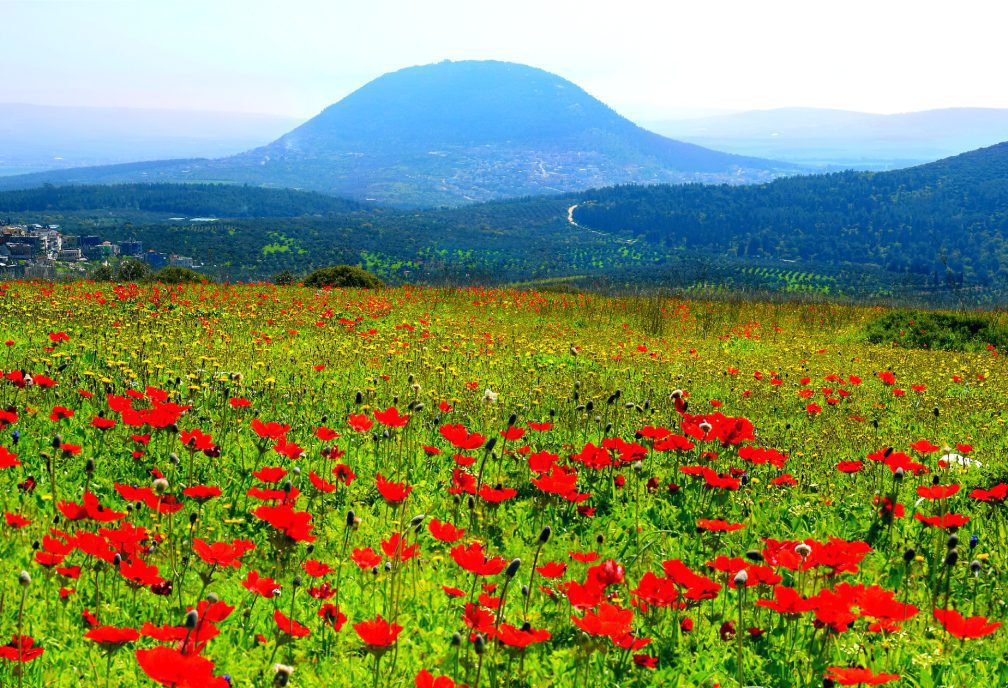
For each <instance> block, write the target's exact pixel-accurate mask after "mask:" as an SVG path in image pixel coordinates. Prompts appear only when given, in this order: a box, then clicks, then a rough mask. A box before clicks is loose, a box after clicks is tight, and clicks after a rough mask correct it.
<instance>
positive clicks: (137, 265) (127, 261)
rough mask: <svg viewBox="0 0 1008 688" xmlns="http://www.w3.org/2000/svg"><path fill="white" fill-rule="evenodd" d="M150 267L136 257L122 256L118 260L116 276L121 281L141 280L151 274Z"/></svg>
mask: <svg viewBox="0 0 1008 688" xmlns="http://www.w3.org/2000/svg"><path fill="white" fill-rule="evenodd" d="M151 272H152V270H151V267H150V265H147V263H145V262H143V261H142V260H137V259H136V258H123V259H122V260H121V261H119V266H118V270H117V271H116V278H117V279H118V280H119V281H121V282H143V281H144V280H146V279H147V278H148V277H150V276H151Z"/></svg>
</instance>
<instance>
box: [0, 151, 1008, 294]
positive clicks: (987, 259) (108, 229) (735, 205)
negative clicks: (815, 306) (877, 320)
mask: <svg viewBox="0 0 1008 688" xmlns="http://www.w3.org/2000/svg"><path fill="white" fill-rule="evenodd" d="M572 206H573V211H572V212H571V215H572V216H573V219H574V221H575V223H576V224H574V225H572V224H571V223H570V222H569V220H568V211H569V209H570V208H571V207H572ZM197 215H198V216H211V217H216V218H218V221H217V222H214V223H205V222H195V221H189V220H178V219H173V218H178V217H186V218H188V217H192V216H197ZM0 218H9V219H11V220H14V221H20V222H56V223H59V224H60V225H61V227H62V229H63V231H65V232H67V233H70V234H84V233H86V234H98V235H99V236H101V237H103V238H107V239H110V240H112V241H116V240H123V239H129V238H137V239H140V240H141V241H143V242H144V247H145V248H151V249H154V250H157V251H161V252H164V253H182V254H185V255H192V256H194V257H196V258H197V259H198V260H199V261H201V262H204V263H206V264H207V265H208V266H210V268H209V269H210V270H211V272H212V274H214V275H215V276H217V277H220V278H227V279H242V280H245V279H264V278H268V277H270V276H271V275H273V274H275V273H276V272H277V271H278V270H281V269H290V270H293V271H295V272H299V273H303V272H305V271H307V270H309V269H311V268H313V267H317V266H322V265H327V264H333V263H355V264H362V265H364V266H366V267H368V268H369V269H371V270H374V271H376V272H378V273H379V274H380V275H381V276H382V277H383V278H385V279H387V280H388V281H390V282H393V283H397V282H404V281H408V282H417V283H427V284H442V283H454V284H459V283H462V284H471V283H477V282H478V283H486V284H500V283H516V282H517V283H525V282H529V281H546V282H556V281H571V280H576V281H578V282H579V283H581V284H591V285H594V286H600V285H601V287H602V288H606V289H619V290H624V289H631V290H634V289H648V288H656V287H661V288H668V287H677V288H697V287H698V285H699V286H701V287H703V285H716V288H718V289H722V288H729V289H738V288H744V289H761V290H764V289H765V290H772V291H787V292H802V293H806V292H815V293H820V294H830V295H843V296H848V297H853V298H863V297H869V298H876V297H880V296H881V297H888V298H892V299H895V300H898V301H916V302H920V301H925V302H927V303H931V304H937V303H945V304H947V305H964V304H974V305H979V304H989V305H990V304H1002V303H1005V302H1006V299H1008V245H1006V242H1005V236H1006V234H1008V144H1000V145H998V146H994V147H990V148H986V149H982V150H978V151H974V152H971V153H968V154H963V155H960V156H956V157H954V158H949V159H946V160H942V161H939V162H936V163H931V164H928V165H922V166H919V167H915V168H911V169H907V170H900V171H894V172H884V173H857V172H845V173H835V174H829V175H818V176H805V177H794V178H788V179H781V180H777V181H774V182H772V183H769V184H763V185H756V186H731V185H717V186H710V185H699V184H693V185H680V186H653V187H641V186H621V187H611V188H604V189H596V190H590V191H585V192H578V193H568V194H561V195H551V196H536V197H528V198H519V199H510V200H501V201H494V202H488V203H481V204H472V205H467V206H463V207H459V208H450V209H438V210H396V209H390V208H383V207H377V206H370V205H361V204H357V203H355V202H351V201H342V200H340V199H336V198H332V197H329V196H325V195H320V194H314V193H304V192H296V191H288V190H271V189H262V188H257V187H251V186H248V187H245V186H235V185H170V184H156V185H129V186H93V187H70V188H66V187H47V188H42V189H35V190H31V191H8V192H2V193H0ZM704 288H706V287H704Z"/></svg>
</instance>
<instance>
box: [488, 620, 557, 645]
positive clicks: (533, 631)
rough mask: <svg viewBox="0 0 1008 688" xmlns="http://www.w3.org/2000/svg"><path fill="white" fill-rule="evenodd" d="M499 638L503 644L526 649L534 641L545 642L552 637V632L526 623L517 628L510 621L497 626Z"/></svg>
mask: <svg viewBox="0 0 1008 688" xmlns="http://www.w3.org/2000/svg"><path fill="white" fill-rule="evenodd" d="M496 637H497V640H498V641H499V642H500V643H501V644H502V645H507V646H508V647H514V648H518V649H522V650H524V649H525V648H526V647H528V646H529V645H532V644H534V643H543V642H546V641H547V640H549V639H550V638H552V637H553V636H552V634H551V633H550V632H549V631H547V630H546V629H545V628H532V627H531V626H529V625H528V624H525V625H524V626H522V627H521V628H517V627H515V626H512V625H511V624H508V623H502V624H500V625H499V626H498V627H497V632H496Z"/></svg>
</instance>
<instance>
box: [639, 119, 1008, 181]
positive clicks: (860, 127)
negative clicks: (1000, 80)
mask: <svg viewBox="0 0 1008 688" xmlns="http://www.w3.org/2000/svg"><path fill="white" fill-rule="evenodd" d="M644 124H645V125H646V126H648V127H650V128H651V129H653V130H654V131H657V132H660V133H662V134H664V135H666V136H671V137H673V138H677V139H681V140H684V141H689V142H691V143H695V144H697V145H702V146H709V147H713V148H717V149H718V150H725V151H731V152H733V153H738V154H742V155H757V156H767V157H772V158H774V159H779V160H788V161H790V162H793V163H796V164H804V165H815V166H821V167H825V168H833V169H838V168H844V167H847V168H854V169H878V170H881V169H893V168H896V167H909V166H911V165H914V164H920V163H924V162H931V161H934V160H938V159H941V158H946V157H949V156H952V155H957V154H959V153H962V152H965V151H970V150H975V149H977V148H982V147H985V146H991V145H993V144H996V143H999V142H1001V141H1005V140H1008V109H996V108H945V109H938V110H924V111H921V112H907V113H898V114H892V115H879V114H874V113H866V112H853V111H848V110H829V109H818V108H777V109H771V110H752V111H748V112H738V113H731V114H725V115H715V116H710V117H696V118H689V119H678V120H656V121H650V122H645V123H644Z"/></svg>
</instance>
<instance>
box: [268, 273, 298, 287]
mask: <svg viewBox="0 0 1008 688" xmlns="http://www.w3.org/2000/svg"><path fill="white" fill-rule="evenodd" d="M272 282H273V284H276V285H279V286H281V287H286V286H290V285H292V284H297V275H295V274H294V273H293V272H291V271H290V270H281V271H280V272H278V273H277V274H275V275H273V280H272Z"/></svg>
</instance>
